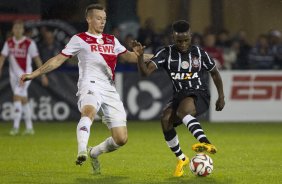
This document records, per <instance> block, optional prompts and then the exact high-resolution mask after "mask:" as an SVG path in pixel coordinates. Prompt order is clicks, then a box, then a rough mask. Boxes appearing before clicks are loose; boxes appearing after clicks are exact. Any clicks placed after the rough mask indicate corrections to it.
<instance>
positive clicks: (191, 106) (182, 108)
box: [177, 96, 196, 119]
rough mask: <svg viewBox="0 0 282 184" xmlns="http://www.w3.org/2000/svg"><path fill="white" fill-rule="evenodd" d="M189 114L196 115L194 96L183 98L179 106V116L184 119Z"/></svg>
mask: <svg viewBox="0 0 282 184" xmlns="http://www.w3.org/2000/svg"><path fill="white" fill-rule="evenodd" d="M187 114H190V115H192V116H195V115H196V106H195V99H194V97H193V96H188V97H186V98H184V99H182V100H181V102H180V103H179V106H178V108H177V116H178V117H179V118H180V119H183V118H184V117H185V116H186V115H187Z"/></svg>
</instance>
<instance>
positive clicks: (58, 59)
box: [21, 54, 68, 83]
mask: <svg viewBox="0 0 282 184" xmlns="http://www.w3.org/2000/svg"><path fill="white" fill-rule="evenodd" d="M67 59H68V57H66V56H64V55H62V54H58V55H57V56H55V57H52V58H51V59H49V60H48V61H47V62H46V63H44V64H43V65H42V66H41V67H39V68H38V69H37V70H35V71H33V72H32V73H30V74H23V75H22V76H21V83H23V82H25V81H27V80H32V79H34V78H36V77H38V76H40V75H43V74H46V73H48V72H51V71H52V70H55V69H56V68H58V67H59V66H61V65H62V64H63V63H64V61H65V60H67Z"/></svg>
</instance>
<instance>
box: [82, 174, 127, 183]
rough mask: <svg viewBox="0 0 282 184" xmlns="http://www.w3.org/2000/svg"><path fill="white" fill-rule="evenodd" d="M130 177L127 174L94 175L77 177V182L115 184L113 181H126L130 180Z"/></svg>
mask: <svg viewBox="0 0 282 184" xmlns="http://www.w3.org/2000/svg"><path fill="white" fill-rule="evenodd" d="M128 179H129V178H128V177H125V176H109V175H92V176H91V177H87V178H77V183H81V184H87V183H91V184H108V183H109V184H113V183H124V181H125V180H126V181H128Z"/></svg>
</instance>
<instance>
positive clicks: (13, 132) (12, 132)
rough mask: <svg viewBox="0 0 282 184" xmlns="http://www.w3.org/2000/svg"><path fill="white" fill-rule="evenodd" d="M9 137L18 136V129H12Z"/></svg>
mask: <svg viewBox="0 0 282 184" xmlns="http://www.w3.org/2000/svg"><path fill="white" fill-rule="evenodd" d="M9 134H10V135H12V136H15V135H18V134H19V129H18V128H13V129H12V130H11V131H10V132H9Z"/></svg>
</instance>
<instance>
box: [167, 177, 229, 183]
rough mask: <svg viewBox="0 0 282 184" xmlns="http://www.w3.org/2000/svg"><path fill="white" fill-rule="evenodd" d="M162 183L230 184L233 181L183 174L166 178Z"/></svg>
mask: <svg viewBox="0 0 282 184" xmlns="http://www.w3.org/2000/svg"><path fill="white" fill-rule="evenodd" d="M164 183H189V184H201V183H203V184H206V183H211V184H212V183H214V184H226V183H228V184H231V183H233V182H232V181H231V180H228V181H227V180H226V181H224V180H220V181H219V180H218V179H215V178H212V177H209V176H208V177H197V176H185V177H180V178H175V177H171V178H167V179H166V181H165V182H162V184H164Z"/></svg>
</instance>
